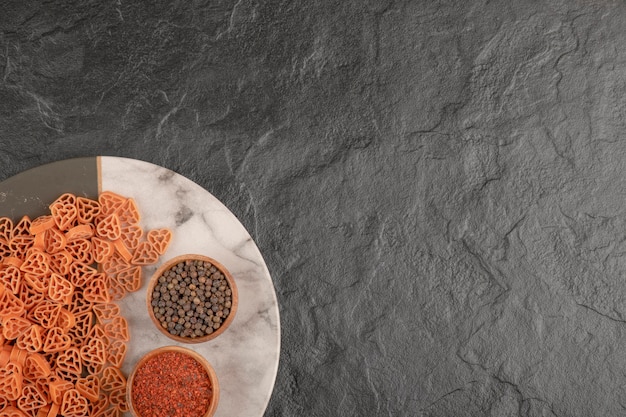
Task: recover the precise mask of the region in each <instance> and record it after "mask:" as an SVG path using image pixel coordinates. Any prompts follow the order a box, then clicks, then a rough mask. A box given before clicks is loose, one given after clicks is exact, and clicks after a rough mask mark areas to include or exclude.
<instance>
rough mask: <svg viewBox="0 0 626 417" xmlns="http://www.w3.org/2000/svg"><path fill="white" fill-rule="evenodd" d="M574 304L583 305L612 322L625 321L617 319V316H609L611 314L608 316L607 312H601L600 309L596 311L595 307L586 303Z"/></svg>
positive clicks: (624, 321) (625, 321)
mask: <svg viewBox="0 0 626 417" xmlns="http://www.w3.org/2000/svg"><path fill="white" fill-rule="evenodd" d="M576 305H578V306H579V307H583V308H584V309H586V310H589V311H592V312H594V313H596V314H598V315H599V316H601V317H604V318H607V319H609V320H611V321H614V322H616V323H626V320H622V319H617V318H615V317H611V316H609V315H608V314H604V313H601V312H600V311H598V310H596V309H595V308H593V307H590V306H588V305H586V304H582V303H576Z"/></svg>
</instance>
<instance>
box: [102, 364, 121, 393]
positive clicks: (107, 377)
mask: <svg viewBox="0 0 626 417" xmlns="http://www.w3.org/2000/svg"><path fill="white" fill-rule="evenodd" d="M125 386H126V377H124V374H122V371H120V369H119V368H116V367H114V366H108V367H106V368H104V371H102V378H100V388H102V390H104V391H107V392H111V391H114V390H116V389H120V388H124V387H125Z"/></svg>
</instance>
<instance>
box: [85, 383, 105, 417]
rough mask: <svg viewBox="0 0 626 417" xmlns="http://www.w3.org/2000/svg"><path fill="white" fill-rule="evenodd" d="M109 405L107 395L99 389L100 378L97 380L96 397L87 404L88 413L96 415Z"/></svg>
mask: <svg viewBox="0 0 626 417" xmlns="http://www.w3.org/2000/svg"><path fill="white" fill-rule="evenodd" d="M108 407H109V397H108V396H107V395H106V394H105V393H104V392H102V391H101V390H100V380H98V398H97V399H96V401H92V402H91V403H90V404H89V415H90V416H97V415H98V414H100V413H101V412H102V411H104V410H106V409H107V408H108Z"/></svg>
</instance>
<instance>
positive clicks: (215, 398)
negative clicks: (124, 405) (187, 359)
mask: <svg viewBox="0 0 626 417" xmlns="http://www.w3.org/2000/svg"><path fill="white" fill-rule="evenodd" d="M166 352H179V353H182V354H185V355H189V356H191V357H192V358H194V359H195V360H197V361H198V363H200V365H202V367H203V368H204V370H205V371H206V372H207V375H208V376H209V379H210V380H211V388H212V391H213V392H212V396H211V403H210V404H209V408H208V409H207V411H206V413H204V414H203V415H202V416H201V417H211V416H213V414H215V411H216V410H217V405H218V403H219V398H220V385H219V381H218V379H217V374H216V373H215V370H214V369H213V367H212V366H211V364H210V363H209V361H208V360H207V359H206V358H205V357H204V356H202V355H201V354H199V353H198V352H196V351H194V350H192V349H189V348H186V347H182V346H161V347H159V348H156V349H153V350H151V351H149V352H147V353H146V354H145V355H143V356H142V357H141V358H140V359H139V360H138V361H137V363H136V364H135V365H134V366H133V369H132V371H131V372H130V374H129V375H128V380H127V383H126V400H127V402H128V408H129V412H130V413H131V414H132V415H133V416H135V417H141V414H139V413H138V412H137V411H136V410H135V406H134V405H133V393H132V388H133V382H134V379H135V375H136V373H137V371H138V370H139V368H141V366H143V364H145V363H146V362H147V361H148V360H149V359H151V358H153V357H155V356H158V355H160V354H162V353H166Z"/></svg>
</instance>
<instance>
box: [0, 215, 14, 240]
mask: <svg viewBox="0 0 626 417" xmlns="http://www.w3.org/2000/svg"><path fill="white" fill-rule="evenodd" d="M12 237H13V221H12V220H11V219H10V218H8V217H0V239H2V240H4V241H5V242H8V241H9V240H11V238H12Z"/></svg>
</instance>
